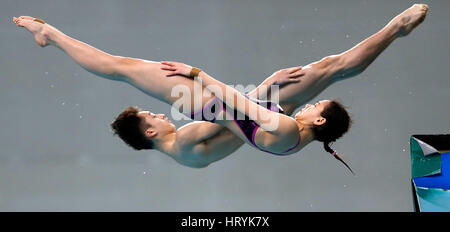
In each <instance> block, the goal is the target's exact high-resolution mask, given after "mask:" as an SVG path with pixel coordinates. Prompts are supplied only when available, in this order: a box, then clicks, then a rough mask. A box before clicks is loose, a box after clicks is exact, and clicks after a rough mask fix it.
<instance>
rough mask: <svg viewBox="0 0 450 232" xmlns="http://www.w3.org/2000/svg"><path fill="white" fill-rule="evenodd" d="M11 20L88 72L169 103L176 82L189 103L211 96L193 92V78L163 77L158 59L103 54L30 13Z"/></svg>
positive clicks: (173, 100)
mask: <svg viewBox="0 0 450 232" xmlns="http://www.w3.org/2000/svg"><path fill="white" fill-rule="evenodd" d="M13 20H14V22H15V23H16V25H18V26H21V27H25V28H26V29H28V30H29V31H30V32H31V33H32V34H33V35H34V38H35V40H36V42H37V43H38V44H39V45H40V46H42V47H45V46H47V45H50V46H55V47H57V48H59V49H61V50H62V51H64V52H65V53H67V54H68V55H69V56H70V57H71V58H72V59H73V60H74V61H75V62H77V63H78V64H79V65H80V66H81V67H83V68H84V69H86V70H87V71H89V72H91V73H93V74H95V75H97V76H100V77H103V78H106V79H110V80H116V81H123V82H127V83H129V84H131V85H133V86H134V87H136V88H137V89H139V90H141V91H143V92H145V93H146V94H148V95H150V96H152V97H155V98H157V99H159V100H161V101H164V102H166V103H168V104H173V103H174V102H175V101H176V100H178V99H179V98H180V96H175V97H172V96H171V91H172V89H173V87H174V86H177V85H184V88H187V89H189V90H190V93H191V98H192V103H193V102H194V98H196V99H197V98H198V99H200V101H201V102H202V103H204V102H206V101H208V100H209V99H210V98H211V97H210V96H205V97H203V96H202V95H201V93H199V92H198V91H193V88H194V82H193V81H192V80H187V79H186V78H183V77H181V76H175V77H174V78H166V76H165V73H166V72H165V71H163V70H161V69H160V65H161V64H160V63H159V62H152V61H147V60H142V59H135V58H128V57H121V56H114V55H111V54H108V53H105V52H103V51H101V50H99V49H97V48H94V47H92V46H90V45H88V44H86V43H84V42H81V41H78V40H76V39H74V38H71V37H69V36H67V35H66V34H64V33H62V32H61V31H59V30H58V29H56V28H55V27H53V26H51V25H49V24H48V23H45V24H42V23H40V22H36V21H33V20H34V18H33V17H30V16H20V17H19V18H14V19H13ZM205 91H207V90H205ZM197 101H198V100H197ZM193 105H194V104H191V106H192V107H194V106H193ZM191 110H194V109H191Z"/></svg>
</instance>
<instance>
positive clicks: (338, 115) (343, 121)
mask: <svg viewBox="0 0 450 232" xmlns="http://www.w3.org/2000/svg"><path fill="white" fill-rule="evenodd" d="M321 116H322V117H324V118H325V119H326V122H325V123H324V124H322V125H320V126H315V127H313V131H314V137H315V139H316V140H317V141H320V142H323V148H324V149H325V151H327V152H328V153H330V154H332V155H333V157H334V158H336V159H337V160H339V161H340V162H342V163H343V164H344V165H345V166H346V167H347V168H348V169H349V170H350V172H351V173H352V174H353V175H355V173H354V172H353V170H352V169H351V168H350V166H348V165H347V163H345V161H344V160H343V159H342V158H341V157H340V156H339V155H338V154H337V152H336V151H335V150H333V149H332V148H331V147H330V144H332V143H333V142H335V141H336V140H337V139H339V138H340V137H342V135H344V134H345V133H346V132H347V131H348V129H349V128H350V125H351V123H352V120H351V118H350V116H349V115H348V112H347V110H345V107H344V106H343V105H342V104H341V103H340V102H338V101H337V100H332V101H331V102H330V104H329V105H327V106H326V107H325V108H324V110H323V111H322V113H321Z"/></svg>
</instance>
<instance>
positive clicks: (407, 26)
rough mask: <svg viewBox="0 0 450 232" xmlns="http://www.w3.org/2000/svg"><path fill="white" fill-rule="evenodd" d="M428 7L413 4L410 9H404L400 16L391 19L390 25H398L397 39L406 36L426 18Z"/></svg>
mask: <svg viewBox="0 0 450 232" xmlns="http://www.w3.org/2000/svg"><path fill="white" fill-rule="evenodd" d="M427 12H428V5H426V4H414V5H413V6H412V7H410V8H408V9H406V10H405V11H403V12H402V13H401V14H399V15H397V16H396V17H395V18H394V19H392V21H391V23H393V24H395V25H398V26H399V30H398V32H397V36H398V37H403V36H407V35H408V34H409V33H411V31H412V30H414V28H416V27H417V26H419V24H421V23H422V22H423V21H424V20H425V17H426V16H427Z"/></svg>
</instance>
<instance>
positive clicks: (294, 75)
mask: <svg viewBox="0 0 450 232" xmlns="http://www.w3.org/2000/svg"><path fill="white" fill-rule="evenodd" d="M302 68H303V67H302V66H298V67H293V68H285V69H281V70H279V71H276V72H274V73H273V74H272V76H270V77H274V79H275V81H274V82H273V84H274V85H280V86H283V85H288V84H291V83H297V82H300V79H301V77H302V76H304V75H305V72H302Z"/></svg>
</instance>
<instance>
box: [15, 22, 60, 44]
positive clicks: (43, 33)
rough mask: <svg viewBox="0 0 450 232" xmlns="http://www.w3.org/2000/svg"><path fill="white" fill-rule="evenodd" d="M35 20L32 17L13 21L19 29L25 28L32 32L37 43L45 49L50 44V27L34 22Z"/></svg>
mask: <svg viewBox="0 0 450 232" xmlns="http://www.w3.org/2000/svg"><path fill="white" fill-rule="evenodd" d="M34 19H35V18H33V17H30V16H20V17H18V18H16V17H14V18H13V21H14V23H16V25H17V26H19V27H25V28H26V29H27V30H28V31H30V32H31V33H32V34H33V36H34V40H36V43H37V44H39V46H41V47H45V46H47V45H49V44H50V42H51V41H50V39H49V31H50V30H51V29H50V28H49V25H47V24H42V23H40V22H37V21H34Z"/></svg>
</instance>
